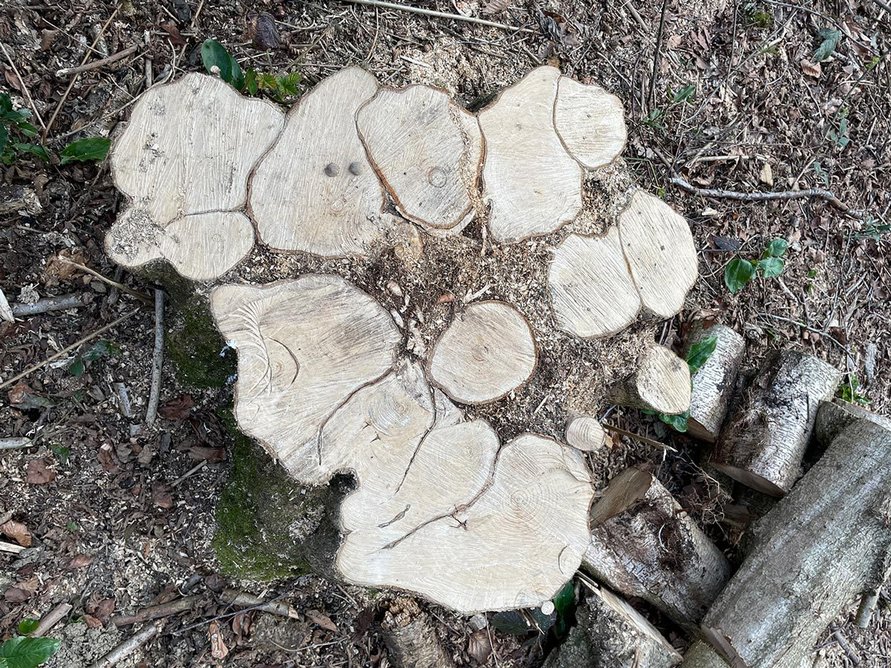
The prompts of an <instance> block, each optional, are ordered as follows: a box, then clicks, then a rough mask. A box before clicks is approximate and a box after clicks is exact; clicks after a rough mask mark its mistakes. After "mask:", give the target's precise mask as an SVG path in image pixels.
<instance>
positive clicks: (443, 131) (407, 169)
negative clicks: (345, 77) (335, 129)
mask: <svg viewBox="0 0 891 668" xmlns="http://www.w3.org/2000/svg"><path fill="white" fill-rule="evenodd" d="M356 122H357V126H358V129H359V136H360V138H361V139H362V143H363V144H364V145H365V148H366V150H367V151H368V157H369V159H370V160H371V163H372V165H374V168H375V170H376V171H377V173H378V176H379V177H380V179H381V181H383V184H384V187H386V189H387V192H388V193H389V194H390V197H392V198H393V201H394V202H395V204H396V208H397V209H399V211H400V213H402V215H404V216H405V217H406V218H408V219H409V220H411V221H412V222H415V223H418V224H419V225H421V226H423V227H425V228H427V229H429V230H431V231H436V230H439V231H445V232H451V233H452V234H455V233H457V232H459V231H460V230H461V228H462V227H463V226H464V225H466V224H467V222H469V220H470V218H471V217H472V214H473V205H474V201H475V200H477V201H478V198H479V193H478V192H477V188H478V185H479V175H480V168H481V166H482V156H483V140H482V134H481V133H480V127H479V123H478V122H477V120H476V117H474V116H473V115H472V114H470V113H469V112H468V111H466V110H465V109H462V108H461V107H459V106H458V105H457V104H454V103H453V102H452V101H451V100H450V99H449V96H448V94H446V93H445V92H444V91H441V90H437V89H435V88H430V87H429V86H409V87H408V88H405V89H403V90H400V91H396V90H392V89H388V88H384V89H381V91H380V92H378V94H377V95H375V96H374V98H373V99H372V100H371V101H370V102H368V103H366V104H365V105H364V106H363V107H362V108H361V109H360V110H359V113H358V115H357V117H356Z"/></svg>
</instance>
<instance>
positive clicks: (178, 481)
mask: <svg viewBox="0 0 891 668" xmlns="http://www.w3.org/2000/svg"><path fill="white" fill-rule="evenodd" d="M205 466H207V460H204V461H203V462H198V463H197V464H195V466H193V467H192V468H190V469H189V470H188V471H186V472H185V473H183V474H182V475H181V476H180V477H179V478H177V479H176V480H174V481H173V484H172V485H170V486H171V487H173V488H176V487H179V486H180V485H181V484H182V483H183V482H184V481H185V480H187V479H188V478H191V477H192V476H193V475H195V474H196V473H198V471H200V470H201V469H203V468H204V467H205Z"/></svg>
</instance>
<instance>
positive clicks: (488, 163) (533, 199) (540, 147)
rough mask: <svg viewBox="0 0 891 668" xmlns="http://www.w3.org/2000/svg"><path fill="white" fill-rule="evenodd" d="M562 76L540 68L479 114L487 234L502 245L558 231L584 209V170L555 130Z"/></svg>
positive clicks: (553, 70)
mask: <svg viewBox="0 0 891 668" xmlns="http://www.w3.org/2000/svg"><path fill="white" fill-rule="evenodd" d="M559 78H560V71H559V70H558V69H557V68H555V67H550V66H543V67H537V68H536V69H534V70H532V71H531V72H530V73H529V74H527V75H526V76H525V77H524V78H523V79H522V80H520V81H519V83H517V84H515V85H513V86H511V87H510V88H507V89H505V90H504V91H502V92H501V93H500V95H499V96H498V98H497V99H496V100H495V102H494V103H492V104H491V105H489V106H488V107H486V108H485V109H483V110H482V111H481V112H480V114H479V122H480V127H481V128H482V131H483V137H484V138H485V141H486V158H485V162H484V164H483V184H484V196H485V199H486V200H487V201H488V202H489V204H490V212H489V232H490V233H491V235H492V238H493V239H495V241H498V242H500V243H509V242H513V241H519V240H522V239H527V238H529V237H533V236H540V235H543V234H549V233H551V232H554V231H556V230H558V229H560V228H561V227H562V226H563V225H565V224H566V223H569V222H571V221H573V220H574V219H575V217H576V215H577V214H578V212H579V210H580V209H581V208H582V174H583V172H582V168H581V166H580V165H579V164H578V163H577V162H576V161H575V160H573V158H572V157H571V156H570V155H569V154H568V153H567V152H566V149H565V148H564V146H563V143H562V142H561V141H560V137H559V136H558V135H557V131H556V129H555V128H554V104H555V101H556V98H557V81H558V79H559Z"/></svg>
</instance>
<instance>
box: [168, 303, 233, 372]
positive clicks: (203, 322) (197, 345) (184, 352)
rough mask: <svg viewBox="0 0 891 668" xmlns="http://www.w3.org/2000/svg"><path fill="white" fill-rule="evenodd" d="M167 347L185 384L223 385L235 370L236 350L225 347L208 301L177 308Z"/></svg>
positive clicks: (169, 330)
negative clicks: (211, 314)
mask: <svg viewBox="0 0 891 668" xmlns="http://www.w3.org/2000/svg"><path fill="white" fill-rule="evenodd" d="M197 299H198V298H197V297H196V298H195V299H194V300H193V302H194V301H197ZM166 348H167V352H168V354H169V356H170V359H171V361H172V362H173V363H174V364H175V365H176V372H177V377H178V378H179V380H180V381H181V382H182V383H184V384H186V385H191V386H192V387H199V388H220V387H223V386H224V385H225V384H226V381H227V380H228V379H229V377H230V376H231V375H233V374H234V373H235V353H234V351H232V350H229V349H227V348H226V342H225V341H224V340H223V337H222V336H221V335H220V333H219V331H217V328H216V325H215V324H214V322H213V318H211V316H210V311H209V308H208V306H207V305H206V304H197V303H192V304H190V305H189V306H188V307H186V308H181V309H178V312H177V313H176V315H175V316H174V317H173V318H172V321H171V325H170V327H169V328H168V329H167V346H166Z"/></svg>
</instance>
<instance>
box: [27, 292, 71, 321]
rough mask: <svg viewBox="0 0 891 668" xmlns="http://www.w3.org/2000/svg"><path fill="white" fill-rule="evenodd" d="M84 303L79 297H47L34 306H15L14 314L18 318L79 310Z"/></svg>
mask: <svg viewBox="0 0 891 668" xmlns="http://www.w3.org/2000/svg"><path fill="white" fill-rule="evenodd" d="M83 305H84V303H83V301H82V300H81V298H80V296H79V295H62V296H60V297H45V298H43V299H40V300H38V301H36V302H34V303H33V304H13V306H12V314H13V315H14V316H16V317H17V318H24V317H27V316H29V315H40V314H41V313H49V312H50V311H67V310H68V309H70V308H79V307H81V306H83Z"/></svg>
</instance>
